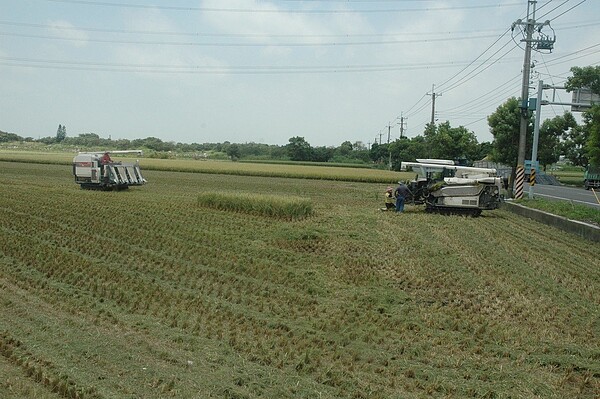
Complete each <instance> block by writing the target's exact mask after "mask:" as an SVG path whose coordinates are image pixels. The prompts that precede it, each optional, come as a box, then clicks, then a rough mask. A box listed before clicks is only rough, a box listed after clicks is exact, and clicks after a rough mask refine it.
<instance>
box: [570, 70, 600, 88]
mask: <svg viewBox="0 0 600 399" xmlns="http://www.w3.org/2000/svg"><path fill="white" fill-rule="evenodd" d="M571 72H572V73H573V76H571V77H569V78H567V82H566V83H565V88H566V89H567V91H569V92H570V91H574V90H577V89H580V88H582V87H587V88H588V89H590V90H591V91H592V93H596V94H600V66H587V67H583V68H581V67H573V68H571Z"/></svg>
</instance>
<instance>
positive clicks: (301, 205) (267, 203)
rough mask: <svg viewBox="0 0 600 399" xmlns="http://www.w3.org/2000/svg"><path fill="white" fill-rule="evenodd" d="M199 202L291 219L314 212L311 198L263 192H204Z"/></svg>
mask: <svg viewBox="0 0 600 399" xmlns="http://www.w3.org/2000/svg"><path fill="white" fill-rule="evenodd" d="M198 204H199V205H201V206H205V207H209V208H214V209H220V210H226V211H233V212H242V213H248V214H252V215H259V216H268V217H273V218H278V219H289V220H298V219H303V218H305V217H307V216H310V215H311V214H312V212H313V209H312V204H311V201H310V199H306V198H299V197H283V196H275V195H263V194H248V193H226V192H204V193H201V194H200V195H199V196H198Z"/></svg>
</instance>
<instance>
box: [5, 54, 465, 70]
mask: <svg viewBox="0 0 600 399" xmlns="http://www.w3.org/2000/svg"><path fill="white" fill-rule="evenodd" d="M1 61H5V64H6V62H11V63H19V66H30V67H37V66H38V65H42V66H43V67H45V68H49V67H52V66H54V67H55V68H56V69H61V68H62V67H65V68H67V67H69V68H77V69H82V70H83V69H84V68H86V67H90V68H94V70H100V69H101V68H104V70H106V71H110V70H112V69H113V68H114V69H118V68H121V70H122V71H123V70H126V69H129V70H132V71H137V70H140V71H145V70H147V69H148V70H153V72H155V73H158V72H161V70H165V71H164V72H168V73H173V72H178V71H180V72H182V73H191V72H196V73H245V72H247V73H253V72H257V73H269V72H272V73H327V72H329V73H338V72H378V71H398V70H414V69H419V70H422V69H436V68H447V67H452V66H459V65H460V64H459V63H456V62H439V63H430V62H427V63H409V64H357V65H319V66H312V65H280V66H277V65H237V66H226V67H224V66H212V65H169V64H135V63H114V62H91V61H70V60H51V59H38V58H24V57H2V56H0V62H1ZM43 64H49V65H43Z"/></svg>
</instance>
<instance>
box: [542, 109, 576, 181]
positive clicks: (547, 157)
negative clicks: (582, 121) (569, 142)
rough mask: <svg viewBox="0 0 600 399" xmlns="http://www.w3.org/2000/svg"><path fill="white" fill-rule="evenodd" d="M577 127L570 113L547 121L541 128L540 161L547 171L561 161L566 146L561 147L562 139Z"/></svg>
mask: <svg viewBox="0 0 600 399" xmlns="http://www.w3.org/2000/svg"><path fill="white" fill-rule="evenodd" d="M576 126H577V121H575V117H574V116H573V114H572V113H570V112H565V113H564V115H559V116H556V117H554V118H552V119H546V120H545V121H544V122H543V123H542V126H540V136H539V143H538V160H539V162H540V165H542V166H543V167H544V170H546V166H547V165H550V164H553V163H555V162H557V161H558V160H559V157H560V155H561V152H562V150H563V149H564V146H562V145H561V143H560V139H561V137H565V136H567V134H568V132H569V131H570V130H571V129H573V128H575V127H576Z"/></svg>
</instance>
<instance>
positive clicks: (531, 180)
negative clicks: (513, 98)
mask: <svg viewBox="0 0 600 399" xmlns="http://www.w3.org/2000/svg"><path fill="white" fill-rule="evenodd" d="M543 89H544V82H543V81H541V80H540V81H539V82H538V92H537V99H536V102H535V123H534V125H533V147H531V171H530V172H529V198H531V199H533V187H534V186H535V169H536V166H537V153H538V142H539V137H540V120H541V119H542V118H541V112H542V90H543Z"/></svg>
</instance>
